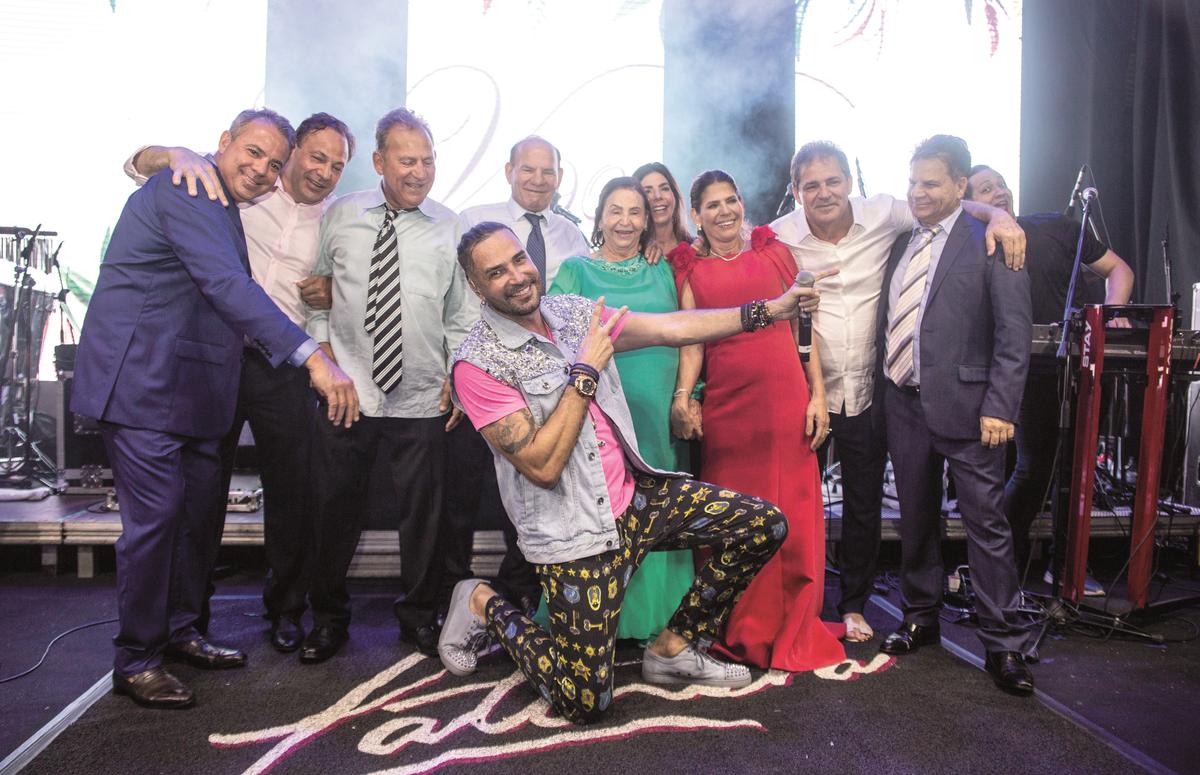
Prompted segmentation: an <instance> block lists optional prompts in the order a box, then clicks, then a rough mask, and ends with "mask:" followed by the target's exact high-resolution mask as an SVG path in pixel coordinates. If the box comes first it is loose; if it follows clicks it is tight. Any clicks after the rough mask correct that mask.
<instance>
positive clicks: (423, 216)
mask: <svg viewBox="0 0 1200 775" xmlns="http://www.w3.org/2000/svg"><path fill="white" fill-rule="evenodd" d="M375 142H376V150H375V153H374V156H373V158H374V163H375V170H376V172H378V173H379V175H380V177H381V180H380V185H379V186H378V187H375V188H372V189H369V190H366V191H360V192H357V193H353V194H349V195H347V196H344V197H342V198H341V199H339V200H338V201H337V202H336V203H334V204H333V205H332V206H331V207H330V208H329V211H328V212H327V213H326V215H325V218H324V220H323V221H322V223H321V236H320V248H319V252H318V258H317V266H316V270H315V273H316V274H318V275H329V276H332V278H333V307H332V309H330V310H312V311H311V312H310V313H309V316H308V331H309V333H310V334H311V335H312V337H313V338H314V339H316V340H317V341H318V342H319V343H320V344H321V347H323V348H325V349H326V351H327V352H329V354H330V355H332V356H333V357H334V358H336V359H337V361H338V363H339V364H340V365H341V367H342V368H343V369H344V370H345V371H346V372H347V373H348V374H351V375H353V376H354V378H355V380H356V384H357V387H358V394H359V401H360V403H361V405H362V415H363V419H362V422H361V424H356V425H355V426H354V427H353V428H338V429H330V430H329V431H328V432H326V431H325V430H324V429H323V430H322V432H321V433H319V434H318V438H317V441H316V444H315V445H314V446H315V449H314V461H315V471H317V472H319V481H318V482H317V483H316V486H317V490H318V492H319V495H318V496H317V503H316V507H317V510H318V517H317V521H318V528H317V540H316V550H315V557H314V563H313V584H312V591H311V604H312V608H313V624H314V628H313V631H312V632H311V633H310V634H309V636H308V638H307V639H306V640H305V644H304V647H303V649H302V651H301V654H300V659H301V661H304V662H321V661H323V660H325V659H328V658H329V657H331V656H333V655H334V654H336V653H337V651H338V650H339V649H340V648H341V646H342V644H344V643H345V641H346V639H347V637H348V628H349V623H350V605H349V594H348V593H347V591H346V574H347V571H348V570H349V567H350V562H351V560H352V559H353V557H354V552H355V549H356V548H357V546H358V539H359V534H360V532H361V530H362V526H363V518H364V514H365V511H366V509H365V506H366V496H367V494H368V492H370V489H371V488H370V477H371V474H372V473H374V472H380V471H384V470H386V471H387V472H388V473H389V475H390V476H391V480H392V485H393V488H394V497H395V503H396V509H397V511H398V512H399V532H400V577H401V586H402V588H403V592H402V594H401V596H400V597H399V598H398V599H397V600H396V603H395V607H394V610H395V614H396V618H397V620H398V621H399V624H400V638H401V640H404V641H406V642H408V643H411V644H412V645H414V646H416V647H417V648H418V649H419V650H420V651H422V652H423V653H427V654H430V655H432V654H436V650H437V625H436V611H437V605H438V602H439V600H438V598H439V596H440V594H441V575H442V567H443V562H442V556H441V551H440V549H439V546H440V539H441V536H440V527H441V523H442V515H443V511H444V502H445V480H446V468H447V454H446V438H447V431H448V430H449V429H450V428H452V427H453V426H454V425H455V424H456V423H457V422H458V419H459V412H458V410H453V411H451V409H450V400H449V382H448V380H447V374H448V373H447V358H448V356H449V354H450V353H452V352H453V351H454V349H455V348H456V347H457V346H458V345H459V343H460V342H461V341H462V340H463V338H464V337H465V336H466V334H467V331H468V330H469V329H470V327H471V325H472V324H473V323H474V322H475V319H476V318H477V317H478V314H479V313H478V305H477V304H476V302H474V301H473V300H472V299H470V298H469V296H470V294H469V293H468V290H467V285H466V280H465V278H464V277H463V274H462V270H461V269H460V268H459V266H458V263H457V260H456V258H455V249H456V246H457V244H458V239H459V236H460V230H459V226H458V219H457V217H456V216H455V214H454V213H453V212H452V211H451V210H450V209H448V208H447V207H445V206H443V205H441V204H439V203H438V202H435V201H433V200H432V199H430V198H429V197H428V194H429V190H430V188H431V187H432V186H433V181H434V175H435V172H436V157H435V154H434V150H433V136H432V134H431V132H430V131H429V127H428V125H427V124H426V123H425V121H424V120H423V119H422V118H420V117H419V116H417V115H415V114H414V113H412V112H411V111H409V110H408V109H406V108H397V109H396V110H393V111H391V112H389V113H387V114H386V115H385V116H384V117H383V118H381V119H380V120H379V124H378V126H377V128H376V132H375Z"/></svg>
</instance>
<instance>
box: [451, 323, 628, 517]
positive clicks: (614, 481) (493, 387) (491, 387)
mask: <svg viewBox="0 0 1200 775" xmlns="http://www.w3.org/2000/svg"><path fill="white" fill-rule="evenodd" d="M615 313H616V310H613V309H609V308H607V307H606V308H605V310H604V313H603V314H602V318H603V320H605V321H607V320H608V319H609V318H610V317H611V316H612V315H613V314H615ZM624 327H625V321H624V319H622V320H620V321H618V322H617V325H616V327H615V328H614V329H613V331H612V334H611V338H612V340H613V341H614V342H615V341H616V339H617V337H618V336H620V335H621V329H622V328H624ZM549 338H550V340H551V341H553V340H554V336H553V334H552V333H551V334H550V336H549ZM568 389H569V390H573V389H574V388H568ZM454 390H455V392H456V393H458V399H459V400H460V401H461V402H462V405H463V408H464V409H466V411H467V417H469V418H470V420H471V424H472V425H474V426H475V428H476V430H478V429H480V428H482V427H484V426H485V425H491V424H492V423H494V422H496V421H497V420H499V419H502V418H504V417H507V416H509V415H510V414H512V413H513V412H519V411H521V410H522V409H525V408H527V406H526V403H525V399H524V398H523V397H522V396H521V391H519V390H517V389H516V388H515V387H513V386H511V385H506V384H505V383H503V382H501V381H500V380H498V379H496V378H495V377H493V376H492V375H491V374H488V373H487V372H486V371H484V370H483V369H481V368H479V367H478V366H476V365H474V364H471V363H467V362H466V361H459V362H458V363H456V364H455V365H454ZM588 417H589V418H590V419H591V421H592V427H594V428H595V429H596V443H597V444H598V445H599V447H600V467H601V468H602V469H603V470H604V483H605V485H606V486H607V488H608V502H609V503H610V504H612V512H613V517H614V518H616V517H620V515H621V514H623V513H625V509H627V508H629V502H630V501H632V500H633V474H632V473H630V471H629V470H628V469H627V468H626V467H625V453H624V452H622V451H621V442H619V441H618V440H617V434H616V431H615V430H614V428H613V424H612V422H611V421H610V420H609V419H608V417H607V416H606V415H605V414H604V412H602V411H600V406H599V405H598V404H597V403H596V401H595V400H592V401H589V402H588Z"/></svg>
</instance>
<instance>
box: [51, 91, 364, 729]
mask: <svg viewBox="0 0 1200 775" xmlns="http://www.w3.org/2000/svg"><path fill="white" fill-rule="evenodd" d="M294 144H295V132H294V131H293V130H292V127H291V124H289V123H288V122H287V119H285V118H283V117H282V116H280V115H278V114H276V113H274V112H272V111H269V110H260V111H243V112H242V113H241V114H239V115H238V117H237V118H236V119H235V120H234V122H233V125H232V126H231V127H230V129H229V131H227V132H225V133H223V134H222V135H221V140H220V143H219V145H218V148H219V150H218V151H217V153H216V154H215V155H214V162H215V164H216V169H217V173H218V175H219V177H220V182H221V185H222V187H223V188H224V192H225V194H226V195H227V197H226V198H227V199H228V201H229V205H227V206H226V205H222V204H221V203H220V202H217V201H213V200H210V199H207V198H205V197H191V196H188V194H187V191H186V190H184V189H183V188H181V187H177V186H174V185H172V184H171V173H170V172H169V171H165V172H162V173H159V174H157V175H155V176H154V177H152V178H151V179H150V180H149V182H148V183H147V184H146V185H145V186H144V187H143V188H141V189H139V190H138V191H137V192H135V193H134V194H133V195H132V196H131V197H130V198H129V201H128V202H127V203H126V205H125V209H124V211H123V212H122V213H121V218H120V220H119V221H118V222H117V226H116V228H115V229H114V231H113V235H112V239H111V241H110V242H109V246H108V251H107V253H106V254H105V257H104V262H103V263H102V264H101V266H100V276H99V280H98V281H97V283H96V290H95V293H94V294H93V296H92V299H91V301H90V303H89V306H88V312H87V317H86V319H85V321H84V326H83V332H82V335H81V339H80V343H79V351H78V354H77V357H76V364H75V383H74V391H73V392H74V395H73V396H72V401H71V408H72V410H73V411H75V412H78V413H79V414H83V415H87V416H89V417H95V418H97V419H98V420H100V421H101V429H102V433H103V436H104V442H105V446H106V447H107V449H108V454H109V458H110V460H111V461H112V464H113V473H114V479H115V481H116V487H117V495H118V498H119V501H120V504H121V527H122V535H121V538H120V540H119V541H117V589H118V615H119V617H120V629H119V632H118V634H117V637H116V638H115V639H114V643H115V645H116V658H115V660H114V667H113V689H114V691H115V692H116V693H118V694H126V695H129V696H131V697H132V698H133V699H134V701H136V702H138V703H139V704H142V705H146V706H149V707H168V708H173V707H186V706H189V705H191V704H192V703H193V701H194V696H193V694H192V691H191V689H189V688H188V687H187V686H186V685H184V684H183V683H182V682H181V681H179V680H178V679H177V678H175V677H174V676H173V675H171V674H170V673H169V672H167V671H166V670H165V669H163V667H162V660H163V657H164V655H166V656H167V657H171V658H175V659H179V660H181V661H185V662H188V663H190V664H193V665H196V666H198V667H203V668H224V667H238V666H241V665H243V664H245V662H246V656H245V654H243V653H242V652H240V651H237V650H235V649H229V648H221V647H218V646H214V645H212V644H210V643H208V642H207V641H206V640H205V639H204V638H203V637H201V636H200V633H199V632H198V631H197V630H196V626H195V623H196V619H197V618H198V616H199V615H200V608H201V605H202V603H203V600H204V591H205V583H206V581H207V579H208V574H209V569H210V566H211V564H212V560H213V553H214V551H215V546H213V543H212V541H211V535H212V532H213V531H212V527H211V521H212V520H213V518H214V515H216V514H218V513H220V509H219V508H218V507H217V503H218V502H219V501H220V499H222V498H223V497H224V494H223V493H222V492H221V488H220V462H219V458H218V451H217V447H218V442H219V440H220V438H221V436H222V435H223V434H224V433H225V432H226V431H228V430H229V427H230V425H231V424H232V422H233V413H234V404H235V401H236V398H237V390H238V377H239V373H240V370H241V358H242V349H243V342H248V343H250V344H251V345H252V346H254V347H256V348H257V349H258V350H259V351H260V352H261V353H262V354H263V356H264V357H265V358H266V359H267V360H268V361H269V362H270V363H271V365H272V366H274V367H279V366H281V365H282V364H283V363H284V362H285V361H287V362H288V363H291V364H292V365H293V366H300V365H303V366H305V367H306V368H307V369H308V371H309V376H310V378H311V380H312V383H313V387H314V388H315V389H316V390H317V391H318V392H319V393H321V394H322V395H325V396H327V397H328V400H329V406H330V411H329V419H330V420H331V421H334V422H340V423H344V424H346V425H347V426H348V425H349V424H350V423H352V422H353V421H354V420H356V419H357V417H358V399H357V397H356V394H355V392H354V386H353V383H352V382H351V381H350V379H349V377H347V376H346V375H345V374H344V373H343V372H342V371H341V370H340V369H339V368H338V367H337V365H336V364H335V363H334V362H333V361H332V360H331V359H330V358H328V357H327V356H326V355H325V354H324V353H323V352H322V351H320V349H319V348H318V347H317V344H316V342H315V341H313V340H312V339H311V338H309V337H308V336H307V335H306V334H305V333H304V332H303V331H302V330H301V329H300V328H299V327H297V326H296V325H295V324H294V323H292V322H291V321H290V320H288V318H287V316H286V315H284V314H283V312H281V311H280V310H279V308H278V307H276V306H275V304H274V303H272V302H271V300H270V299H269V298H268V297H267V295H266V294H265V293H264V292H263V290H262V289H261V288H260V287H259V286H258V285H257V284H255V282H254V281H253V280H252V279H251V277H250V271H249V263H248V259H247V252H246V239H245V235H244V234H243V232H242V224H241V218H240V216H239V214H238V209H237V205H238V203H242V202H249V201H250V200H252V199H254V198H255V197H258V196H260V195H262V194H264V193H266V192H267V191H269V190H270V188H271V186H273V185H274V183H275V180H276V178H277V177H278V175H279V170H280V169H281V168H282V167H283V165H284V163H285V162H286V161H287V159H288V156H289V154H290V153H291V150H292V147H293V146H294Z"/></svg>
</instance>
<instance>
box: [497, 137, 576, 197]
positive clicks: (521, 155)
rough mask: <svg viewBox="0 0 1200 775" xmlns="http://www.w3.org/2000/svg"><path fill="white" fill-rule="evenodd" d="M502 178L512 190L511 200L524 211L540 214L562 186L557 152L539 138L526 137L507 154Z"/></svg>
mask: <svg viewBox="0 0 1200 775" xmlns="http://www.w3.org/2000/svg"><path fill="white" fill-rule="evenodd" d="M504 177H505V178H507V179H508V183H509V185H510V186H512V197H513V199H514V200H515V201H516V203H517V204H519V205H520V206H521V207H523V208H525V210H527V211H528V212H531V213H540V212H542V211H543V210H546V209H549V207H550V203H551V202H552V201H553V199H554V192H555V191H557V190H558V184H559V183H560V182H562V168H561V165H560V161H559V154H558V149H557V148H555V147H554V146H553V145H551V144H550V143H549V142H547V141H546V140H544V139H542V138H540V137H537V136H530V137H526V138H525V139H524V140H521V141H519V142H518V143H517V144H516V145H514V146H513V147H512V150H511V151H510V152H509V161H508V164H505V165H504Z"/></svg>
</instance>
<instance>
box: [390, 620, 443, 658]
mask: <svg viewBox="0 0 1200 775" xmlns="http://www.w3.org/2000/svg"><path fill="white" fill-rule="evenodd" d="M440 634H441V632H440V631H439V629H438V628H437V627H434V626H433V625H432V624H422V625H421V626H420V627H417V628H415V629H409V628H407V627H401V628H400V640H402V641H404V642H405V643H407V644H409V645H411V646H414V647H415V648H416V649H417V651H419V652H421V653H422V654H424V655H425V656H427V657H436V656H437V655H438V650H437V645H438V636H439V635H440Z"/></svg>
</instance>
